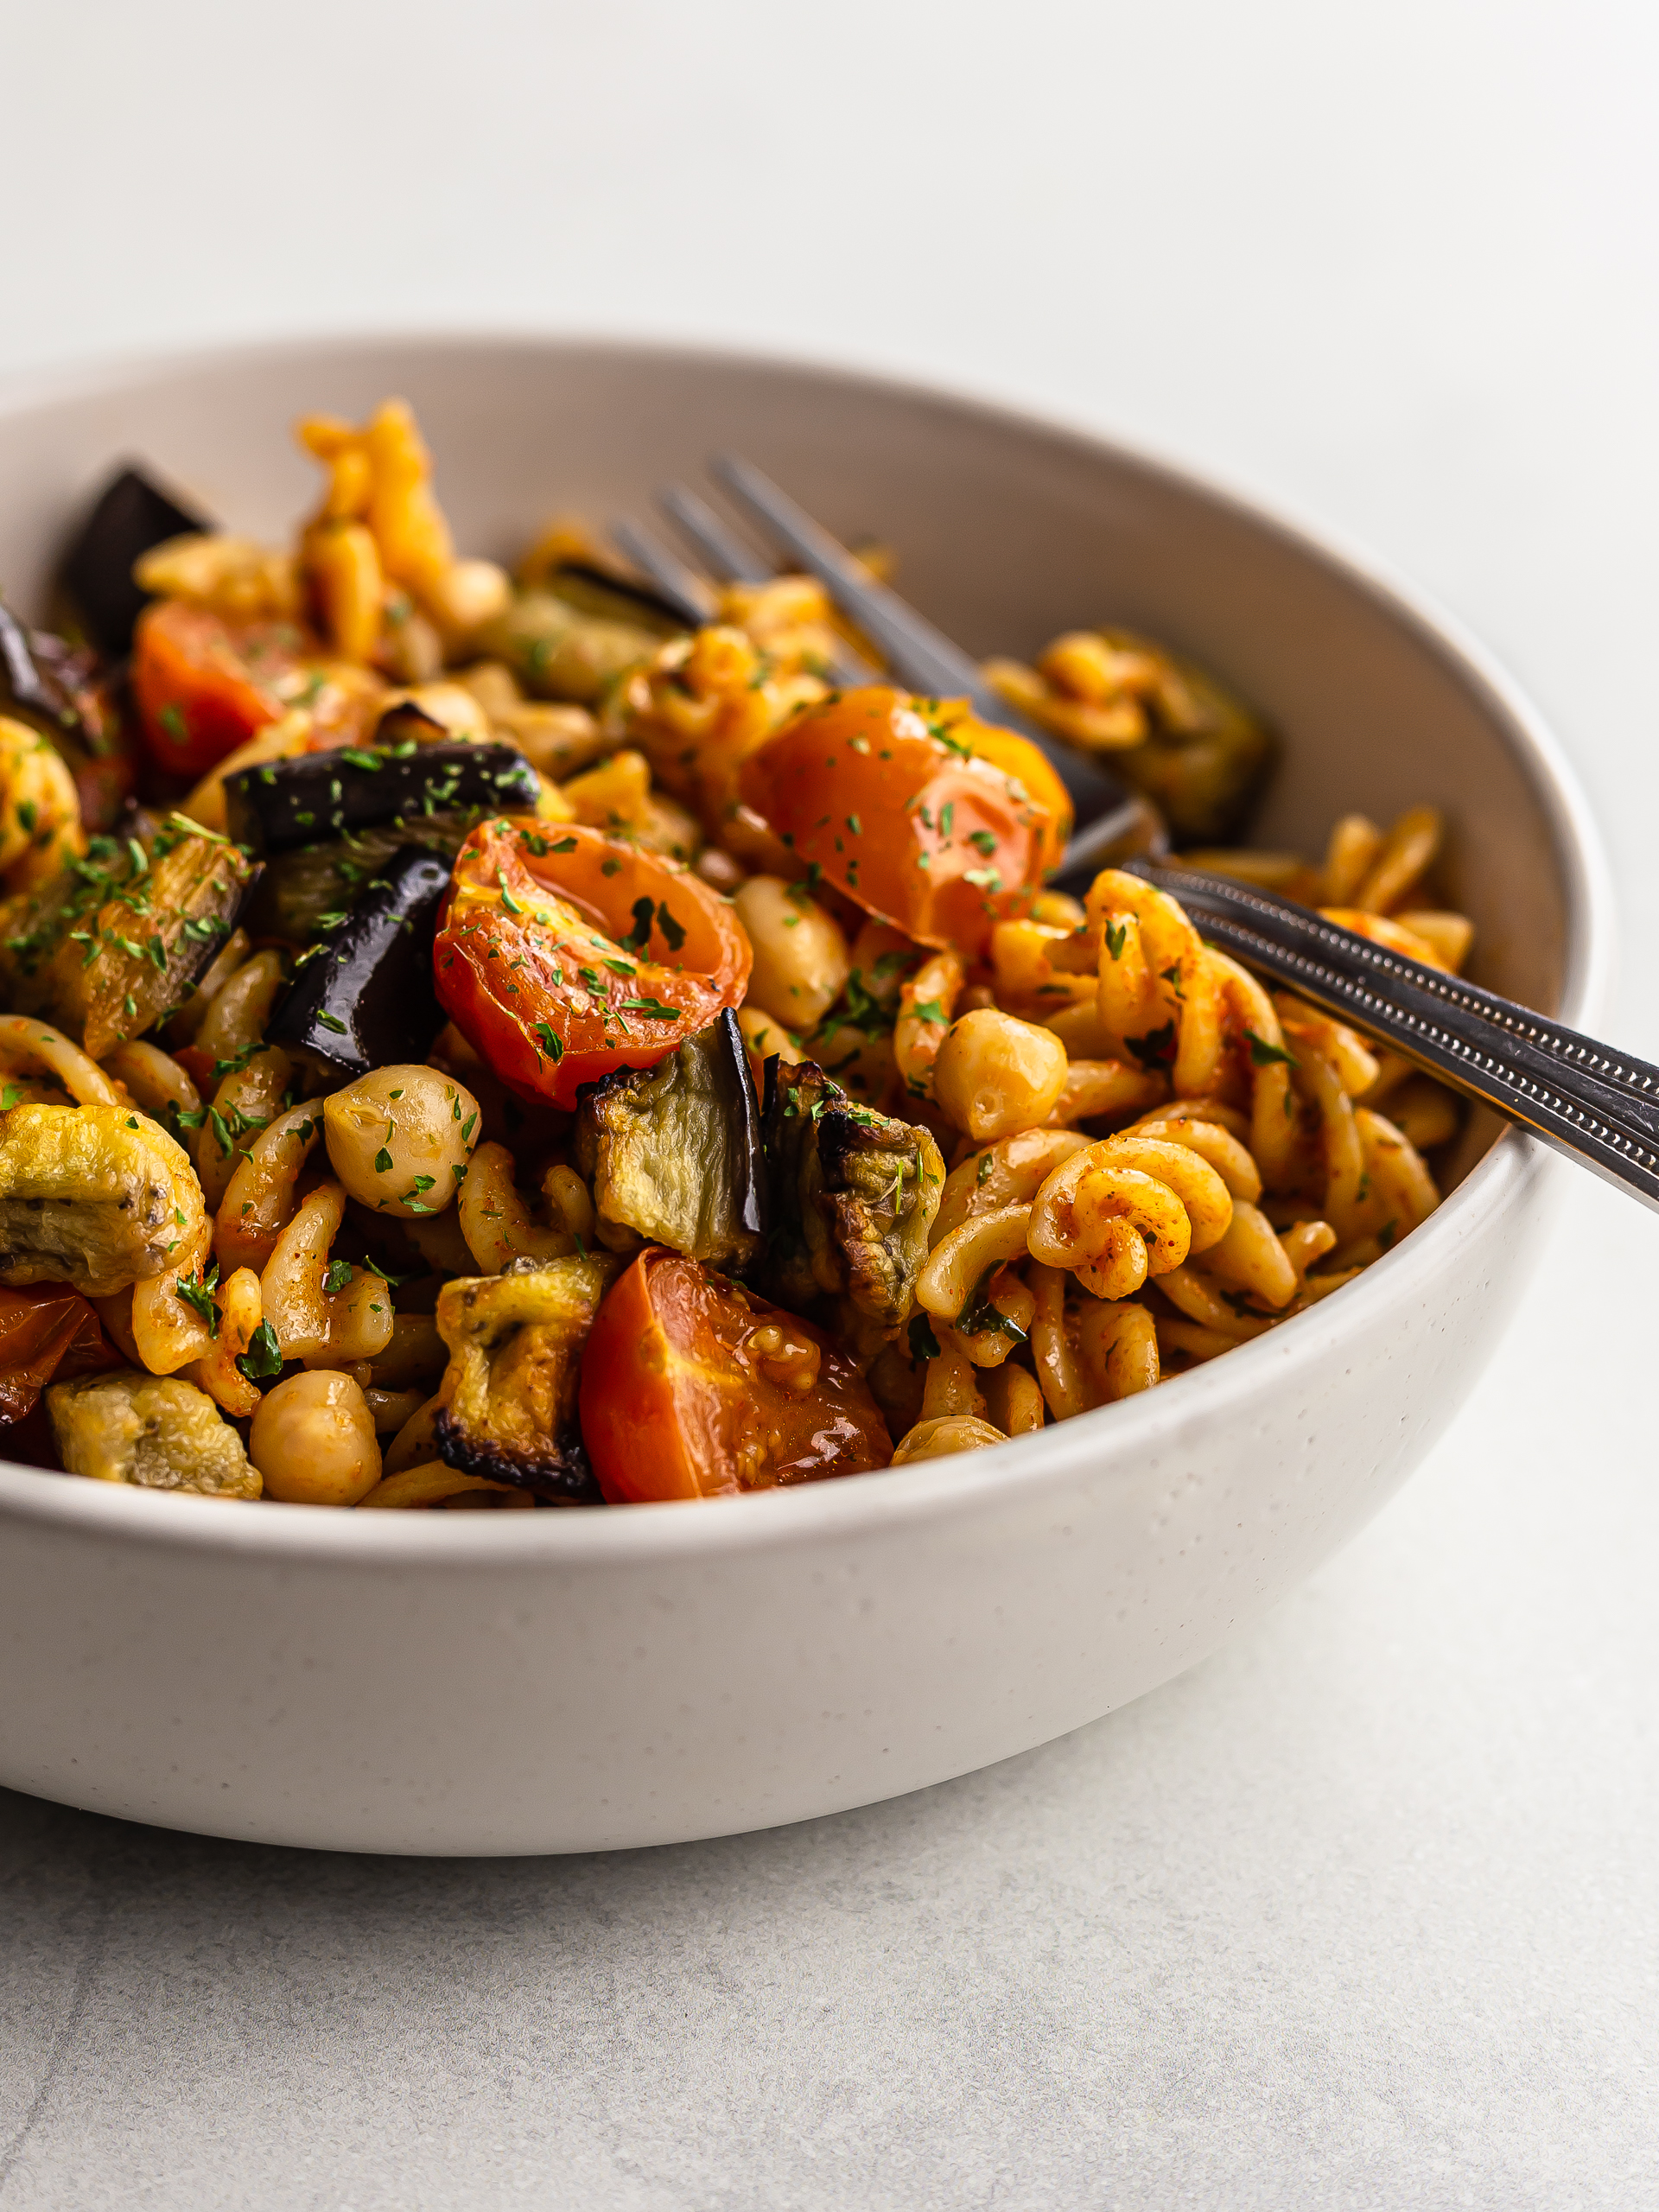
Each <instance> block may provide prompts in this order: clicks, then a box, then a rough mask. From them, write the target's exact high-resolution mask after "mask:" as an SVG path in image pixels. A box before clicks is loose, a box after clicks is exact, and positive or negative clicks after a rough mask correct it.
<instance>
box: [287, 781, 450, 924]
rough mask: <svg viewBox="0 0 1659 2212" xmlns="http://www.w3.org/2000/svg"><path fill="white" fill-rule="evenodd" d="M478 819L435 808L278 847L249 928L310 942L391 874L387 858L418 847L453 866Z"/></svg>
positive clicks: (389, 859)
mask: <svg viewBox="0 0 1659 2212" xmlns="http://www.w3.org/2000/svg"><path fill="white" fill-rule="evenodd" d="M477 823H478V816H477V814H476V812H474V811H471V810H469V811H468V812H467V813H466V814H434V815H432V816H430V817H425V818H423V819H422V820H420V821H418V822H388V823H384V824H383V825H382V826H381V827H380V828H379V829H358V830H353V832H352V833H351V834H350V835H349V836H345V837H334V838H331V839H330V840H329V841H328V842H327V843H326V844H321V845H301V846H299V847H297V848H296V849H295V850H294V851H293V852H291V853H278V855H277V857H276V859H275V860H274V861H266V862H265V864H264V869H265V872H264V875H263V876H262V877H261V879H260V883H259V892H258V896H257V898H256V899H255V900H254V902H253V904H252V906H251V908H250V909H249V912H248V916H247V926H248V929H249V931H251V934H252V935H253V936H255V937H281V938H288V939H289V942H290V943H291V944H309V943H311V942H312V941H313V940H314V939H315V938H320V937H324V936H326V935H327V932H328V931H330V930H331V929H333V928H334V925H335V919H336V918H337V917H338V916H339V915H340V914H343V913H344V912H346V908H347V907H349V906H355V905H356V904H357V901H358V899H359V897H360V896H361V895H362V893H363V891H364V889H365V887H366V886H367V885H369V884H371V883H372V882H374V881H375V880H376V879H377V878H378V877H380V876H383V875H385V872H386V864H387V862H388V861H391V859H392V858H393V857H394V856H395V855H397V854H398V853H402V852H407V851H409V850H410V849H412V848H418V849H420V850H421V851H422V852H426V853H435V854H437V855H439V856H440V857H441V858H442V860H443V861H444V863H445V865H446V866H448V863H449V862H450V861H453V860H454V856H455V855H456V854H457V853H458V852H459V851H460V850H461V847H462V845H463V844H465V842H467V834H468V832H469V831H471V830H472V829H475V828H476V826H477Z"/></svg>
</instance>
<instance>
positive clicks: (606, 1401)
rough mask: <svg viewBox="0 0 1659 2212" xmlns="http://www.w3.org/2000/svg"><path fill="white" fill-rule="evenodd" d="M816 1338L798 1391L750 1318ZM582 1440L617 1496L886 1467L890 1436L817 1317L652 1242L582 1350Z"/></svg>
mask: <svg viewBox="0 0 1659 2212" xmlns="http://www.w3.org/2000/svg"><path fill="white" fill-rule="evenodd" d="M767 1328H773V1329H779V1330H781V1331H782V1332H784V1333H785V1335H786V1336H787V1338H789V1339H790V1340H791V1343H792V1344H795V1345H796V1346H800V1345H802V1344H813V1345H816V1346H817V1351H818V1356H819V1359H818V1370H817V1381H816V1383H814V1385H813V1387H812V1388H811V1389H810V1390H807V1391H804V1392H799V1391H791V1390H789V1389H784V1388H781V1387H780V1386H779V1383H778V1382H777V1381H776V1380H775V1379H774V1378H773V1376H772V1375H769V1374H767V1373H766V1371H765V1369H764V1367H763V1365H762V1357H763V1355H762V1354H760V1352H759V1351H757V1350H756V1348H755V1344H754V1339H755V1337H756V1332H759V1331H761V1330H765V1329H767ZM579 1403H580V1410H581V1416H582V1441H583V1443H584V1444H585V1446H587V1451H588V1459H589V1460H590V1461H591V1463H592V1465H593V1469H594V1474H595V1476H596V1477H597V1478H598V1480H599V1484H600V1487H601V1490H602V1491H604V1493H605V1496H606V1498H607V1501H608V1502H609V1503H611V1504H613V1505H639V1504H646V1503H662V1502H665V1501H669V1500H672V1499H677V1498H697V1497H731V1496H735V1495H736V1494H737V1493H739V1492H740V1491H749V1490H771V1489H776V1488H779V1487H780V1486H783V1485H785V1484H789V1485H792V1484H798V1483H803V1482H815V1481H823V1480H826V1479H828V1478H832V1477H835V1476H839V1475H854V1474H863V1473H866V1472H868V1471H869V1470H870V1469H872V1468H874V1467H885V1466H886V1465H887V1464H888V1462H889V1461H890V1460H891V1459H892V1457H893V1444H892V1440H891V1439H890V1437H889V1436H888V1434H887V1424H886V1423H885V1422H884V1421H883V1420H882V1418H881V1415H880V1412H879V1411H878V1410H877V1408H876V1404H875V1401H874V1399H873V1398H872V1397H871V1395H870V1394H869V1392H868V1389H866V1387H865V1385H864V1383H863V1380H862V1378H861V1376H860V1375H859V1373H858V1370H857V1369H856V1368H855V1366H854V1365H853V1363H852V1362H851V1361H850V1360H849V1359H848V1358H846V1357H844V1356H843V1355H842V1353H841V1352H840V1351H837V1350H836V1346H835V1344H834V1342H833V1340H832V1339H831V1338H829V1337H828V1336H826V1335H825V1334H824V1332H823V1330H821V1329H818V1328H815V1327H814V1326H813V1325H812V1324H811V1323H810V1321H803V1320H802V1319H800V1318H799V1317H798V1315H796V1314H793V1313H785V1312H784V1311H783V1309H782V1308H781V1307H779V1306H769V1305H767V1304H766V1301H765V1300H763V1299H760V1298H756V1297H754V1296H753V1294H750V1293H749V1292H747V1291H745V1290H744V1289H743V1288H742V1287H741V1285H738V1284H734V1283H730V1282H728V1281H726V1280H725V1279H724V1278H723V1277H721V1276H718V1275H715V1274H711V1273H710V1272H709V1269H708V1268H705V1267H703V1266H702V1265H701V1264H700V1262H697V1261H695V1260H688V1259H685V1258H683V1257H682V1255H680V1254H678V1253H677V1252H670V1251H667V1250H665V1249H664V1248H663V1247H662V1246H661V1245H650V1246H647V1248H646V1249H645V1251H644V1252H642V1253H641V1254H640V1255H639V1258H638V1259H637V1260H636V1261H635V1262H633V1265H632V1267H631V1268H629V1269H628V1271H627V1273H626V1274H624V1275H623V1276H621V1277H620V1279H619V1281H617V1282H615V1283H614V1284H613V1286H612V1287H611V1289H610V1291H609V1292H608V1294H607V1296H606V1300H605V1302H604V1304H603V1305H602V1306H601V1307H600V1309H599V1315H598V1318H597V1319H596V1320H595V1321H594V1326H593V1329H592V1332H591V1333H590V1334H589V1336H588V1342H587V1344H586V1345H585V1346H584V1348H583V1351H582V1383H581V1391H580V1400H579Z"/></svg>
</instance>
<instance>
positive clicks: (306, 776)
mask: <svg viewBox="0 0 1659 2212" xmlns="http://www.w3.org/2000/svg"><path fill="white" fill-rule="evenodd" d="M541 788H542V787H541V783H540V781H539V779H538V778H537V774H536V771H535V770H534V769H533V768H532V767H531V765H530V763H529V761H528V760H525V758H524V754H523V753H519V752H516V751H515V750H514V748H513V747H512V746H510V745H467V744H465V743H461V742H456V743H451V744H441V745H423V746H420V747H416V748H415V749H413V750H411V751H409V752H399V753H391V752H374V751H368V750H362V749H359V747H355V746H349V747H346V748H345V749H344V750H343V751H340V752H334V753H302V754H301V755H300V756H299V757H298V759H296V760H273V761H270V762H268V763H267V764H266V765H265V766H263V767H257V768H242V769H238V771H237V772H236V774H234V775H232V776H226V779H225V810H226V823H227V826H228V828H229V829H230V833H231V836H232V837H233V838H235V839H236V841H237V842H238V844H242V845H245V846H247V847H248V849H249V850H250V851H251V852H254V853H257V854H259V855H268V854H271V853H286V852H291V851H294V850H295V849H296V848H298V847H299V846H301V845H314V844H315V843H317V842H319V840H321V839H323V838H327V837H338V836H343V835H348V834H349V833H350V832H351V831H353V830H354V829H378V828H380V827H381V826H382V825H383V824H385V823H389V822H392V823H395V822H409V823H416V822H419V821H422V820H423V819H426V818H429V817H431V816H433V815H436V814H454V813H455V812H457V811H460V810H465V809H467V808H469V807H476V808H478V809H479V810H481V811H483V812H486V813H492V812H499V813H515V812H518V813H528V812H531V811H533V810H534V809H535V806H536V804H537V799H538V798H540V796H541Z"/></svg>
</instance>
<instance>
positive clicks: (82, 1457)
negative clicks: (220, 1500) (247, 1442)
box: [46, 1368, 264, 1497]
mask: <svg viewBox="0 0 1659 2212" xmlns="http://www.w3.org/2000/svg"><path fill="white" fill-rule="evenodd" d="M46 1407H47V1411H48V1414H50V1415H51V1419H52V1428H53V1433H54V1435H55V1436H56V1438H57V1440H58V1454H59V1457H60V1459H62V1461H63V1464H64V1466H65V1467H66V1468H67V1471H68V1472H69V1473H70V1474H72V1475H90V1476H91V1477H92V1479H93V1480H94V1481H95V1482H101V1483H136V1484H139V1485H140V1486H141V1487H142V1488H143V1489H145V1490H193V1491H198V1492H199V1493H200V1495H201V1496H202V1497H258V1496H259V1494H260V1491H261V1490H262V1489H263V1488H264V1485H263V1484H262V1483H261V1481H260V1479H259V1475H258V1471H257V1469H256V1468H254V1467H253V1466H251V1465H250V1464H249V1461H248V1455H247V1452H246V1451H245V1449H244V1447H243V1443H242V1439H241V1438H240V1436H238V1433H237V1432H236V1431H235V1429H233V1428H232V1427H231V1425H230V1423H229V1422H228V1421H226V1419H225V1417H224V1416H223V1414H221V1413H220V1412H219V1408H218V1407H217V1406H216V1405H215V1404H214V1403H213V1400H212V1399H211V1398H210V1397H209V1396H208V1395H207V1392H206V1391H205V1390H199V1389H197V1388H196V1386H195V1384H194V1383H181V1381H180V1380H179V1379H178V1377H177V1376H173V1375H144V1374H142V1373H140V1372H139V1371H138V1370H136V1369H131V1368H128V1369H124V1370H122V1371H120V1372H118V1373H117V1374H113V1375H88V1376H83V1377H82V1378H81V1379H80V1380H79V1382H74V1383H54V1384H53V1386H52V1388H51V1389H49V1390H48V1392H47V1394H46Z"/></svg>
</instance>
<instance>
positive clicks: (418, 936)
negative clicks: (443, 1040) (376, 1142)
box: [265, 845, 449, 1076]
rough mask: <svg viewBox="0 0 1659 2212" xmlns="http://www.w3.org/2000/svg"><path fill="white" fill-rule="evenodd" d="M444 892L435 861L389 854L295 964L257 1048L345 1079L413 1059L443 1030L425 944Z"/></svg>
mask: <svg viewBox="0 0 1659 2212" xmlns="http://www.w3.org/2000/svg"><path fill="white" fill-rule="evenodd" d="M448 888H449V863H448V861H447V860H446V859H444V858H443V857H442V855H439V854H435V853H429V852H427V851H425V850H424V849H423V848H421V847H420V846H418V845H410V846H407V847H405V849H404V850H403V851H402V852H400V853H395V854H394V855H392V857H391V860H390V861H387V863H386V865H385V868H383V869H382V870H381V872H380V874H378V876H377V877H376V878H375V880H374V881H373V882H372V884H371V885H370V887H369V888H368V889H367V890H366V891H365V893H363V895H362V897H361V898H360V899H358V901H357V903H356V904H355V905H354V906H353V908H352V910H351V912H350V913H349V914H347V915H346V918H345V920H344V921H342V922H340V923H339V924H338V925H336V926H335V928H334V929H333V930H332V931H330V932H329V933H328V935H327V937H326V938H323V939H322V940H321V944H318V945H317V946H316V947H315V950H313V951H312V952H311V953H310V954H309V955H308V957H306V959H305V960H304V961H303V962H302V963H301V966H300V969H299V972H298V974H297V975H296V976H295V978H294V981H293V982H292V983H291V984H290V985H289V988H288V991H287V994H286V995H285V996H284V997H283V999H282V1000H281V1001H279V1002H278V1004H277V1007H276V1010H275V1012H274V1013H273V1014H272V1015H271V1018H270V1021H269V1022H268V1023H267V1025H266V1028H265V1037H266V1041H267V1042H268V1043H270V1044H272V1045H282V1046H285V1047H288V1048H289V1049H298V1050H301V1051H304V1052H314V1053H315V1054H316V1056H317V1058H319V1059H322V1060H326V1061H327V1063H328V1065H330V1066H331V1067H334V1068H338V1069H339V1070H340V1071H341V1072H342V1073H343V1074H345V1075H347V1076H358V1075H366V1074H367V1073H368V1071H369V1070H370V1069H371V1068H380V1067H387V1066H390V1065H393V1064H394V1063H397V1062H400V1061H404V1060H423V1059H424V1058H426V1056H427V1054H428V1052H429V1051H430V1050H431V1048H432V1040H433V1039H434V1038H435V1036H436V1035H437V1033H438V1032H439V1030H440V1029H442V1027H443V1024H444V1018H445V1017H444V1014H443V1010H442V1007H440V1006H439V1004H438V1000H437V994H436V992H435V989H434V988H433V983H432V939H433V936H434V934H435V931H436V929H437V922H438V909H439V907H440V906H442V903H443V896H444V893H445V892H446V891H448Z"/></svg>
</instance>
